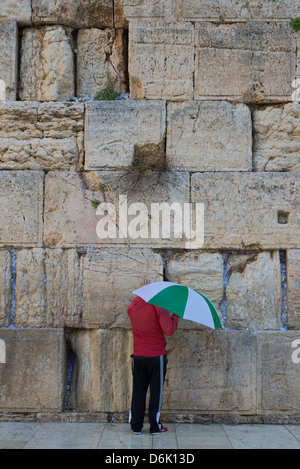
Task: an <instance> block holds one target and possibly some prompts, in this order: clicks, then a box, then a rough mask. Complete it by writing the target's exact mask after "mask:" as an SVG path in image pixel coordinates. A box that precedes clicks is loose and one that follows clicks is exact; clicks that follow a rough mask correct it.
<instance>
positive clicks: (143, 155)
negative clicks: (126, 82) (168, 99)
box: [85, 100, 166, 170]
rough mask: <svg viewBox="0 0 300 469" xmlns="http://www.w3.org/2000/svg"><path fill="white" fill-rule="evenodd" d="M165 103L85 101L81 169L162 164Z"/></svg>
mask: <svg viewBox="0 0 300 469" xmlns="http://www.w3.org/2000/svg"><path fill="white" fill-rule="evenodd" d="M165 132H166V103H165V102H164V101H157V102H148V101H125V100H124V101H103V102H101V101H100V102H97V101H96V102H91V103H87V105H86V117H85V151H86V157H85V169H88V170H90V169H106V168H120V169H122V168H131V169H132V168H133V167H134V165H135V164H136V165H137V164H138V163H139V162H141V164H142V163H143V164H145V165H149V166H151V165H157V166H161V165H163V164H164V146H165V145H164V142H165Z"/></svg>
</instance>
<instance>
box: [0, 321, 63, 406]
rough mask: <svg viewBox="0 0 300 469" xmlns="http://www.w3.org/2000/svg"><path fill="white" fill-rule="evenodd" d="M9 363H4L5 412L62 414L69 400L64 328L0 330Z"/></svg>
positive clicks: (0, 384)
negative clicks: (67, 396) (65, 399)
mask: <svg viewBox="0 0 300 469" xmlns="http://www.w3.org/2000/svg"><path fill="white" fill-rule="evenodd" d="M0 339H2V340H4V342H5V346H6V347H5V348H6V363H4V364H0V411H1V412H62V410H63V407H64V397H65V382H66V376H65V368H66V366H65V364H66V353H65V339H64V331H63V329H56V330H53V329H47V330H45V329H16V328H8V329H6V328H3V329H0Z"/></svg>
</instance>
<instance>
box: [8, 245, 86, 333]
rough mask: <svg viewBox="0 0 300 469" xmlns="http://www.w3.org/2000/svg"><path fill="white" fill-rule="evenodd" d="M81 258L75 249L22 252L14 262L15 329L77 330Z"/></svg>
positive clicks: (20, 251)
mask: <svg viewBox="0 0 300 469" xmlns="http://www.w3.org/2000/svg"><path fill="white" fill-rule="evenodd" d="M81 264H82V261H81V256H80V255H79V254H78V253H77V252H76V250H74V249H70V250H63V249H60V248H56V249H43V248H36V249H21V250H19V251H17V262H16V304H15V318H14V326H16V327H64V326H66V327H79V326H80V325H81V317H82V291H81V288H82V287H81V284H82V280H81V275H82V267H81Z"/></svg>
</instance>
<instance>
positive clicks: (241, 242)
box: [191, 172, 300, 249]
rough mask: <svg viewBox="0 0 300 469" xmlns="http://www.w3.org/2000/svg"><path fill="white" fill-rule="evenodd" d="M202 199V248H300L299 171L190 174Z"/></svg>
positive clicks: (196, 198)
mask: <svg viewBox="0 0 300 469" xmlns="http://www.w3.org/2000/svg"><path fill="white" fill-rule="evenodd" d="M191 184H192V189H191V191H192V192H191V194H192V195H191V197H192V199H191V200H192V202H198V203H201V202H202V203H204V206H205V208H204V246H203V247H204V248H209V249H220V248H225V249H286V248H296V247H299V223H300V212H299V197H300V179H299V174H298V173H283V174H279V173H247V174H245V173H239V174H237V173H229V172H228V173H222V174H221V173H204V174H200V173H197V174H193V175H192V178H191Z"/></svg>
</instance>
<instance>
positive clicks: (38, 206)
mask: <svg viewBox="0 0 300 469" xmlns="http://www.w3.org/2000/svg"><path fill="white" fill-rule="evenodd" d="M0 187H1V197H0V220H1V224H0V246H13V247H19V246H21V247H22V246H23V247H31V246H32V247H35V246H40V245H41V243H42V215H43V214H42V211H43V173H42V172H39V171H26V172H23V171H0Z"/></svg>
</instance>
